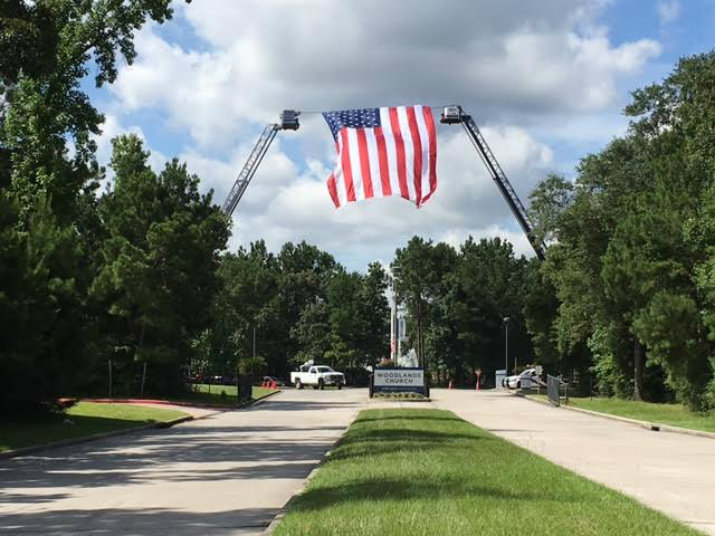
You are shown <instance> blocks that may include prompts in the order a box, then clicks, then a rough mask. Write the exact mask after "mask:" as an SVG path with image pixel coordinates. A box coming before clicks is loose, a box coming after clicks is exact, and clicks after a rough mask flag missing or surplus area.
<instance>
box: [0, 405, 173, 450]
mask: <svg viewBox="0 0 715 536" xmlns="http://www.w3.org/2000/svg"><path fill="white" fill-rule="evenodd" d="M185 415H187V414H186V413H184V412H182V411H176V410H172V409H157V408H150V407H142V406H135V405H131V404H97V403H94V402H79V403H78V404H76V405H74V406H73V407H71V408H69V409H68V410H67V412H66V414H65V415H64V416H57V415H51V416H47V417H45V418H43V419H41V420H35V421H22V422H17V421H5V420H2V421H0V451H3V450H8V449H16V448H21V447H28V446H30V445H41V444H44V443H50V442H52V441H60V440H62V439H74V438H77V437H83V436H88V435H92V434H99V433H102V432H111V431H114V430H121V429H124V428H134V427H137V426H141V425H144V424H148V423H152V422H167V421H171V420H174V419H178V418H180V417H184V416H185ZM66 421H71V422H66Z"/></svg>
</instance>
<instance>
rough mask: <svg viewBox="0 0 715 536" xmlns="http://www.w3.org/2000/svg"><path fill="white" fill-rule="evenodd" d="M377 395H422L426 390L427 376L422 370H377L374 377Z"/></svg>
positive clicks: (374, 388)
mask: <svg viewBox="0 0 715 536" xmlns="http://www.w3.org/2000/svg"><path fill="white" fill-rule="evenodd" d="M373 391H374V392H375V393H422V394H423V395H424V394H426V390H425V374H424V370H423V369H421V368H391V369H375V375H374V376H373Z"/></svg>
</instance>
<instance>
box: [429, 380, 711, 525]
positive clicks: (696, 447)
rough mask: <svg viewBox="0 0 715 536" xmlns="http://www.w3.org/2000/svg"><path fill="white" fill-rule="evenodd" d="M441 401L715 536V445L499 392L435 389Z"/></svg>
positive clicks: (441, 405) (445, 406)
mask: <svg viewBox="0 0 715 536" xmlns="http://www.w3.org/2000/svg"><path fill="white" fill-rule="evenodd" d="M431 396H432V399H433V400H434V402H433V404H434V405H435V406H437V407H439V408H443V409H448V410H450V411H453V412H454V413H455V414H457V415H459V416H460V417H461V418H463V419H465V420H466V421H469V422H471V423H474V424H476V425H477V426H479V427H481V428H484V429H485V430H488V431H490V432H492V433H493V434H495V435H498V436H501V437H503V438H505V439H508V440H509V441H511V442H513V443H516V444H517V445H520V446H522V447H524V448H526V449H529V450H530V451H532V452H534V453H536V454H538V455H540V456H543V457H544V458H547V459H549V460H551V461H552V462H555V463H557V464H559V465H562V466H564V467H567V468H568V469H571V470H572V471H574V472H576V473H579V474H581V475H584V476H586V477H588V478H590V479H591V480H595V481H596V482H600V483H602V484H605V485H606V486H608V487H610V488H613V489H616V490H618V491H621V492H623V493H626V494H627V495H630V496H632V497H635V498H636V499H638V500H639V501H640V502H642V503H644V504H646V505H648V506H651V507H652V508H655V509H656V510H660V511H661V512H664V513H665V514H667V515H669V516H671V517H673V518H675V519H678V520H680V521H682V522H684V523H686V524H688V525H690V526H692V527H694V528H696V529H699V530H701V531H704V532H707V533H709V534H713V535H715V441H714V440H712V439H709V438H705V437H696V436H689V435H684V434H677V433H672V432H652V431H649V430H646V429H644V428H639V427H637V426H634V425H631V424H627V423H622V422H618V421H614V420H611V419H605V418H601V417H595V416H591V415H585V414H582V413H577V412H575V411H569V410H566V409H560V408H555V407H549V406H546V405H543V404H538V403H536V402H532V401H530V400H525V399H523V398H520V397H516V396H513V395H510V394H507V393H502V392H498V391H481V392H480V393H475V392H474V391H461V390H451V391H448V390H445V389H433V390H432V393H431Z"/></svg>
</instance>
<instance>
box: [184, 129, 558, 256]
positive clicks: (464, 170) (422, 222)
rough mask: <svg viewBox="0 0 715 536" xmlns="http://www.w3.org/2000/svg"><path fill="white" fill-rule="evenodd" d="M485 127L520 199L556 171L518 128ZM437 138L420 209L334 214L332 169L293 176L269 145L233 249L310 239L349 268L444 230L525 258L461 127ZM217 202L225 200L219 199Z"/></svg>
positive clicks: (397, 203)
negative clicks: (493, 241) (432, 181)
mask: <svg viewBox="0 0 715 536" xmlns="http://www.w3.org/2000/svg"><path fill="white" fill-rule="evenodd" d="M482 130H483V134H484V136H485V138H486V139H487V141H488V143H489V144H490V146H491V148H492V150H493V151H494V153H495V154H496V155H497V157H498V158H499V160H500V162H501V165H502V167H503V168H504V170H505V172H506V173H507V175H508V176H509V177H510V179H511V182H512V184H513V185H514V187H515V188H516V190H517V191H518V192H519V194H520V195H521V196H522V197H525V196H526V194H527V193H528V191H529V190H530V189H531V188H532V187H533V185H534V184H535V183H536V181H537V180H538V179H540V178H541V177H543V175H544V174H545V173H546V172H547V171H548V170H550V169H551V167H552V166H553V155H552V152H551V150H550V149H549V148H548V147H547V146H545V145H543V144H541V143H539V142H537V141H536V140H534V139H533V138H532V137H531V136H529V135H528V134H527V133H526V132H525V131H524V130H522V129H519V128H516V127H499V128H493V127H485V128H483V129H482ZM438 139H439V152H438V177H439V184H438V189H437V192H436V193H435V195H434V196H433V197H432V198H431V199H430V201H429V202H428V203H426V204H425V205H424V206H423V207H422V208H420V209H417V208H416V207H415V206H414V205H413V204H411V203H409V202H406V201H404V200H401V199H399V198H387V199H374V200H371V201H363V202H360V203H355V204H350V205H347V206H344V207H342V208H340V209H339V210H336V209H335V208H334V207H333V204H332V202H331V201H330V198H329V196H328V192H327V188H326V187H325V179H326V178H327V176H328V175H329V173H330V169H329V168H330V166H331V164H326V163H324V162H321V161H318V160H315V159H309V160H308V161H307V162H306V163H305V166H302V167H304V171H303V172H302V173H300V174H299V175H298V176H297V177H296V174H297V170H296V169H295V168H294V167H293V165H292V162H291V161H290V160H289V159H288V158H287V157H286V156H285V154H284V153H282V152H281V150H280V145H279V146H278V147H273V148H272V149H271V151H270V153H269V155H268V156H267V157H266V160H265V162H264V165H263V166H262V167H261V168H260V169H259V170H258V172H257V174H256V176H255V178H254V181H253V183H252V184H251V185H250V187H249V189H248V190H247V192H246V194H245V196H244V198H243V200H242V201H241V203H240V204H239V205H238V208H237V210H236V213H235V214H234V236H233V237H232V240H231V246H232V247H237V246H238V245H246V244H248V243H249V242H250V241H252V240H256V239H259V238H263V239H265V240H266V242H267V244H268V246H269V247H270V248H272V249H279V248H280V246H281V245H282V244H283V243H284V242H285V241H288V240H290V241H300V240H307V241H308V242H311V243H314V244H317V245H318V246H319V247H321V248H324V249H326V250H328V251H331V252H335V253H337V255H338V257H339V258H340V260H341V261H342V262H346V263H348V265H349V266H351V267H352V268H357V267H364V266H365V264H366V263H367V262H368V261H369V260H373V259H381V260H385V261H387V262H389V260H390V259H391V258H392V255H393V254H394V250H395V248H396V247H399V246H402V245H404V244H405V243H406V242H407V240H408V239H409V238H410V237H412V236H413V235H421V236H424V237H427V238H433V239H435V240H443V239H446V238H448V237H449V236H451V235H449V233H459V236H462V237H465V238H466V236H467V235H469V234H472V235H473V236H475V237H482V236H502V237H504V238H506V239H509V240H511V241H512V242H513V243H514V244H515V247H516V251H517V252H518V253H528V252H529V251H530V247H529V246H528V242H527V241H526V239H525V238H523V239H522V237H521V231H520V230H519V229H518V227H517V226H516V225H515V223H514V221H513V218H512V216H511V214H510V212H509V209H508V207H507V205H506V203H505V201H504V200H503V199H502V198H501V195H500V193H499V191H498V189H497V186H496V185H495V184H494V183H493V181H492V179H491V178H490V176H489V175H488V173H487V171H486V168H485V167H484V165H483V164H482V162H481V161H480V160H479V157H478V156H477V154H476V152H475V151H474V149H473V148H472V146H471V144H470V142H469V140H468V139H467V137H466V135H465V134H464V133H463V132H461V129H459V128H455V129H453V130H451V131H450V130H449V129H447V128H442V129H440V133H439V138H438ZM187 160H188V162H189V166H190V168H191V170H192V171H194V172H199V174H200V175H201V174H202V173H207V174H211V175H212V176H218V175H223V176H227V175H228V173H229V172H230V171H234V170H233V166H232V165H227V164H225V163H221V162H215V161H211V160H207V159H204V160H198V159H192V158H191V157H190V156H189V157H188V158H187ZM234 174H235V173H234ZM226 184H227V186H226V188H224V191H227V189H228V183H226ZM217 201H219V202H221V201H223V197H219V196H217ZM350 263H354V264H350Z"/></svg>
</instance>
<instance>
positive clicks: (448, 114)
mask: <svg viewBox="0 0 715 536" xmlns="http://www.w3.org/2000/svg"><path fill="white" fill-rule="evenodd" d="M440 123H443V124H446V125H453V124H456V123H461V124H462V126H463V127H464V130H465V131H466V132H467V135H468V136H469V139H470V141H471V142H472V145H474V148H475V149H476V150H477V154H479V157H480V158H481V159H482V162H484V165H485V166H487V170H488V171H489V173H490V174H491V176H492V179H494V182H495V183H496V184H497V186H498V187H499V191H500V192H501V194H502V195H503V196H504V199H505V200H506V202H507V204H508V205H509V208H510V209H511V211H512V213H513V214H514V217H515V218H516V219H517V221H518V222H519V225H521V228H522V229H523V231H524V234H526V237H527V238H528V239H529V243H530V244H531V247H533V248H534V251H535V252H536V256H537V257H538V258H539V259H540V260H542V261H543V260H544V259H545V258H546V257H545V251H546V245H545V244H544V243H543V242H542V241H541V240H539V239H537V238H536V236H535V235H534V225H533V224H532V223H531V220H530V219H529V215H528V214H527V212H526V209H525V208H524V205H523V204H522V203H521V200H520V199H519V196H518V195H516V191H515V190H514V188H513V187H512V185H511V183H510V182H509V179H507V177H506V174H505V173H504V170H502V168H501V166H500V165H499V162H497V159H496V158H495V156H494V153H492V151H491V149H490V148H489V145H487V141H486V140H485V139H484V136H482V133H481V132H480V131H479V128H478V127H477V124H476V123H475V122H474V119H472V116H471V115H469V114H465V113H464V110H462V107H461V106H445V107H444V109H443V110H442V117H441V118H440Z"/></svg>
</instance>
